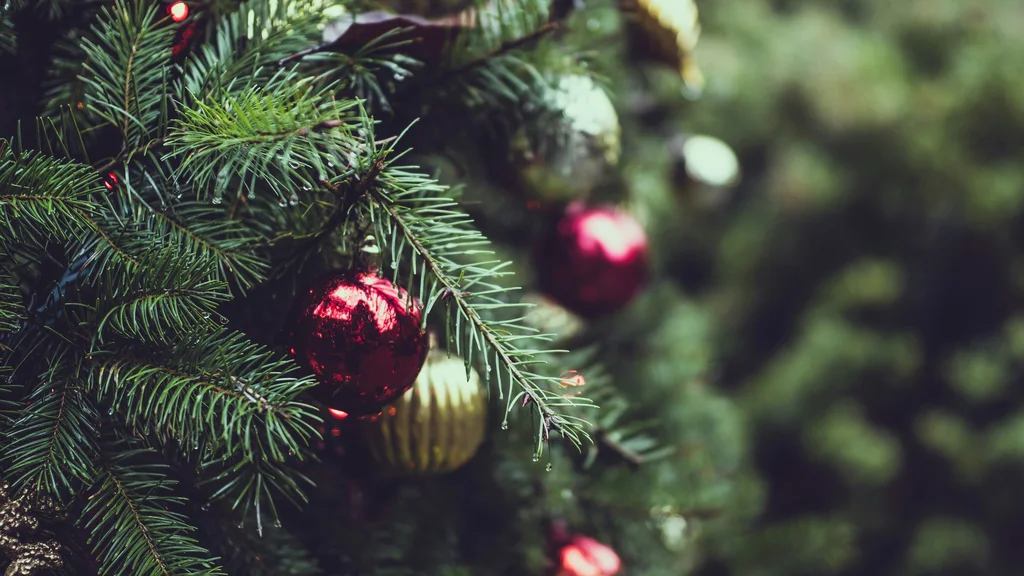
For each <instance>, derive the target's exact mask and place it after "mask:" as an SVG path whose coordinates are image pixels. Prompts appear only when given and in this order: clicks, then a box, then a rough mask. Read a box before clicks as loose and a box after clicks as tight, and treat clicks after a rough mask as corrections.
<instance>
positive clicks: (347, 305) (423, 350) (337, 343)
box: [289, 273, 428, 416]
mask: <svg viewBox="0 0 1024 576" xmlns="http://www.w3.org/2000/svg"><path fill="white" fill-rule="evenodd" d="M409 304H410V302H409V297H408V295H407V294H406V292H405V290H401V289H398V288H396V287H395V286H394V284H392V283H391V282H389V281H388V280H386V279H384V278H380V277H378V276H377V275H376V274H372V273H360V274H333V275H330V276H327V277H324V278H321V279H319V280H318V281H316V282H315V283H314V285H313V287H312V288H310V290H309V293H308V294H306V296H305V297H303V298H301V299H300V301H299V303H298V307H297V309H296V311H295V313H294V315H293V317H292V320H291V326H290V330H289V338H290V342H289V343H290V345H291V353H292V355H294V356H295V359H296V360H297V361H298V362H299V363H300V364H302V365H303V366H306V367H307V368H309V369H310V370H312V371H313V372H314V373H315V374H316V376H317V379H318V380H319V381H320V385H319V386H316V387H315V388H313V390H312V395H313V397H314V398H316V399H317V400H319V401H321V402H323V403H324V404H326V405H327V406H328V407H329V408H332V409H334V410H335V411H338V412H343V413H347V414H349V415H353V416H360V415H364V414H370V413H373V412H378V411H379V410H380V409H381V408H382V407H383V406H384V405H385V404H388V403H389V402H391V401H392V400H394V399H395V398H397V397H399V396H401V395H402V394H403V393H404V392H405V391H406V390H408V389H409V387H411V386H412V383H413V381H415V380H416V375H417V374H419V372H420V368H422V367H423V362H424V360H426V357H427V349H428V340H427V336H426V334H425V333H422V332H420V318H421V316H420V313H421V311H420V307H419V303H418V302H416V301H415V300H413V301H412V303H411V306H410V305H409Z"/></svg>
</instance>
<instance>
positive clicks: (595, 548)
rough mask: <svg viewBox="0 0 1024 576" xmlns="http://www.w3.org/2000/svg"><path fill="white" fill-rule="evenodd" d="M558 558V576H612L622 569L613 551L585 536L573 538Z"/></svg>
mask: <svg viewBox="0 0 1024 576" xmlns="http://www.w3.org/2000/svg"><path fill="white" fill-rule="evenodd" d="M558 556H559V558H558V560H559V562H560V564H561V566H560V570H559V572H558V576H613V575H614V574H618V573H619V570H620V569H621V568H622V561H620V560H619V555H618V554H616V553H615V550H612V549H611V547H609V546H605V545H604V544H601V543H600V542H598V541H597V540H594V539H593V538H588V537H586V536H573V537H572V539H571V540H569V542H568V543H567V544H566V545H565V546H564V547H562V549H561V551H560V552H559V554H558Z"/></svg>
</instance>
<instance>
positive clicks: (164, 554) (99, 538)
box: [80, 441, 224, 576]
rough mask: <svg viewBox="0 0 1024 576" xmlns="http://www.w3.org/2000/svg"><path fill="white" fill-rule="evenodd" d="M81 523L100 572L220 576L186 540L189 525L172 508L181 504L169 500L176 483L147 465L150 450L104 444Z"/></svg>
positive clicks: (127, 575) (162, 469)
mask: <svg viewBox="0 0 1024 576" xmlns="http://www.w3.org/2000/svg"><path fill="white" fill-rule="evenodd" d="M103 449H104V457H103V459H102V460H101V461H100V462H98V466H99V472H98V474H97V477H96V483H95V486H94V488H93V489H92V491H91V494H90V496H89V499H88V503H87V504H86V506H85V509H84V511H83V513H82V518H81V520H80V523H81V525H82V527H83V528H84V529H86V530H88V531H89V532H90V533H91V535H92V536H91V537H90V538H89V543H90V545H91V546H92V547H93V550H94V551H95V554H96V556H97V558H98V559H99V561H100V564H101V566H100V572H101V573H102V574H109V575H112V576H122V575H123V576H143V575H146V576H148V575H162V576H172V575H177V574H194V575H206V576H213V575H223V574H224V572H223V571H222V570H221V569H220V568H219V567H217V566H216V564H215V560H214V559H210V558H207V555H208V554H209V552H208V551H207V550H206V549H205V548H203V547H202V546H200V545H199V543H198V542H197V541H196V540H195V538H193V537H192V536H190V535H189V533H191V532H194V531H195V528H193V527H192V526H191V525H189V523H188V519H187V518H186V517H185V516H184V515H183V514H181V513H178V512H175V511H173V510H172V508H180V507H181V505H182V504H183V501H184V499H183V498H179V497H176V496H173V495H172V491H173V488H174V485H175V482H174V481H173V480H172V479H170V478H168V477H167V476H166V474H165V470H167V467H166V466H163V465H160V464H152V463H149V462H148V461H149V460H151V459H152V457H154V456H156V455H157V454H156V452H155V451H154V450H151V449H143V448H136V447H134V446H133V445H132V444H130V443H129V442H127V441H121V442H108V443H105V444H104V446H103Z"/></svg>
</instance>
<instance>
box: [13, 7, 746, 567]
mask: <svg viewBox="0 0 1024 576" xmlns="http://www.w3.org/2000/svg"><path fill="white" fill-rule="evenodd" d="M699 29H700V28H699V24H698V23H697V13H696V7H695V5H694V4H693V3H692V2H689V1H684V0H660V1H659V0H637V1H636V2H613V1H612V0H605V1H597V0H595V1H590V2H586V3H585V5H583V3H580V2H572V1H564V2H563V1H554V2H552V0H516V1H511V0H508V1H505V0H492V1H480V2H473V1H464V2H458V1H451V2H449V1H441V0H438V1H422V2H420V1H411V0H410V1H395V2H373V1H363V0H349V1H344V0H335V1H330V0H321V1H316V0H305V1H300V0H292V1H286V0H249V1H248V2H243V3H240V2H237V1H233V0H195V1H187V2H180V1H178V2H161V1H157V0H113V1H82V0H15V1H9V2H6V3H4V4H3V5H2V6H0V77H2V78H3V79H4V80H5V82H4V86H3V88H2V89H0V136H2V138H3V139H2V140H0V218H2V222H0V226H2V231H3V234H2V236H0V261H2V268H0V270H2V273H0V355H2V358H3V360H4V362H3V365H2V369H3V374H2V377H3V380H2V386H0V399H2V401H3V406H2V419H0V429H2V445H0V471H2V475H3V480H4V490H3V494H2V500H0V528H2V529H3V533H2V535H0V544H2V546H0V562H4V563H5V564H4V566H5V568H6V570H7V574H45V573H65V574H125V575H133V576H134V575H149V574H246V575H261V574H266V575H270V574H274V575H279V574H339V575H340V574H358V575H374V574H378V575H385V574H388V575H400V574H410V575H412V574H447V575H456V574H516V575H521V574H538V575H540V574H552V575H554V574H562V575H580V574H587V575H610V574H615V573H620V572H621V573H629V574H673V575H675V574H681V573H685V572H687V571H689V570H691V569H693V568H694V567H695V566H697V565H698V564H699V563H700V562H701V559H702V558H704V557H707V556H708V554H711V555H712V556H713V555H715V554H720V551H721V550H723V549H724V548H723V546H727V544H722V545H720V546H718V548H716V547H715V546H713V545H712V543H714V542H730V541H729V540H728V539H724V540H723V539H722V538H723V535H729V534H735V531H734V530H735V526H742V525H743V524H744V523H745V522H746V521H747V520H748V519H751V518H753V517H755V516H756V514H757V513H758V510H759V499H758V498H757V497H756V496H750V495H751V494H756V492H757V490H758V486H759V485H758V483H757V481H756V480H755V479H754V478H753V477H752V476H751V475H749V474H748V473H746V472H745V471H744V470H743V467H742V466H741V462H742V454H743V450H742V442H741V440H742V434H741V432H742V427H741V419H740V417H739V413H738V412H736V411H735V410H734V408H733V405H732V403H731V402H730V401H728V400H727V399H725V398H724V397H722V396H721V395H720V394H719V393H717V392H716V391H715V387H716V386H715V385H716V380H717V376H716V373H715V371H714V370H713V366H714V364H713V362H712V358H713V348H712V342H713V337H714V333H713V331H712V326H714V325H715V322H714V312H715V309H714V302H713V301H710V300H704V299H701V298H699V297H695V296H693V295H688V287H687V285H688V283H689V282H690V281H691V280H692V278H689V277H686V276H687V272H686V271H687V270H689V269H688V268H685V267H683V268H681V270H683V274H682V276H680V275H677V274H667V273H666V271H670V270H674V269H675V268H676V264H678V263H679V262H680V258H686V257H688V256H692V255H693V254H694V250H696V249H698V247H699V246H700V245H699V244H697V243H689V242H681V241H684V240H686V239H687V238H688V237H689V236H691V235H693V234H694V230H696V229H690V228H682V227H680V226H678V220H677V218H678V215H679V214H680V213H689V212H690V210H691V207H690V206H689V204H691V203H694V202H696V203H698V204H700V205H702V206H712V205H716V203H717V202H719V200H720V198H721V196H722V195H723V194H726V191H727V190H728V188H729V187H730V186H731V185H733V184H734V183H735V182H736V180H737V173H736V168H735V165H734V164H735V162H734V158H732V157H731V153H730V152H729V151H728V149H727V148H723V146H722V145H721V143H720V142H718V141H715V140H712V139H708V138H702V137H694V136H692V135H690V136H682V137H680V136H679V134H680V133H681V132H682V131H683V130H684V129H685V128H686V126H687V122H688V116H689V113H688V112H689V104H688V102H689V99H690V98H693V97H694V96H696V95H697V94H698V93H699V92H700V90H701V89H702V87H703V83H704V79H703V76H702V74H701V72H700V69H699V68H698V67H697V64H696V61H695V60H694V55H693V48H694V44H695V42H696V39H697V37H698V35H699ZM670 152H671V153H670ZM673 155H675V156H680V157H683V156H685V157H687V161H686V163H685V164H686V167H685V170H682V169H680V168H679V166H676V165H675V164H673V163H672V162H671V161H670V160H671V158H673V157H675V156H673ZM709 156H710V158H709ZM672 182H686V183H687V184H686V185H685V186H683V187H685V188H687V190H688V192H687V194H686V195H683V196H682V197H681V196H680V195H679V194H678V191H675V190H673V189H672V188H673V186H672V184H671V183H672ZM691 218H692V217H691ZM649 239H650V240H649ZM521 288H522V289H521Z"/></svg>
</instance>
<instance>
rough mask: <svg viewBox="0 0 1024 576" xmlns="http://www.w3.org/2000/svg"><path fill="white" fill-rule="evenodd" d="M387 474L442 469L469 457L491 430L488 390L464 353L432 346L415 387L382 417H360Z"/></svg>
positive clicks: (383, 413) (449, 468)
mask: <svg viewBox="0 0 1024 576" xmlns="http://www.w3.org/2000/svg"><path fill="white" fill-rule="evenodd" d="M360 426H361V427H362V429H363V433H364V436H365V437H366V440H367V443H368V444H369V446H370V451H371V452H372V454H373V456H374V459H375V460H376V461H377V462H378V463H379V464H380V466H381V468H382V469H383V471H384V472H385V473H388V474H394V475H398V474H439V473H444V472H451V471H452V470H456V469H458V468H459V467H461V466H462V465H463V464H465V463H466V462H468V461H469V460H470V459H471V458H472V457H473V455H474V454H476V451H477V449H478V448H479V447H480V444H482V443H483V441H484V436H485V434H486V431H487V393H486V390H485V389H484V383H483V381H482V380H481V378H480V375H479V374H477V373H476V371H474V370H470V373H469V376H468V377H467V375H466V365H465V363H464V362H463V360H462V359H461V358H458V357H456V356H448V354H447V352H445V351H444V350H443V349H442V350H438V349H436V348H435V349H433V350H432V351H431V352H430V354H429V356H428V357H427V362H426V364H425V365H424V366H423V370H421V371H420V374H419V376H418V377H417V378H416V382H415V383H414V384H413V386H412V388H411V389H409V391H407V392H406V393H405V394H403V395H402V396H401V397H400V398H399V399H398V400H396V401H395V402H393V403H392V404H390V405H389V406H387V407H385V408H384V410H383V411H382V412H381V414H380V415H379V416H375V417H372V418H364V419H363V420H361V421H360Z"/></svg>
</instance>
